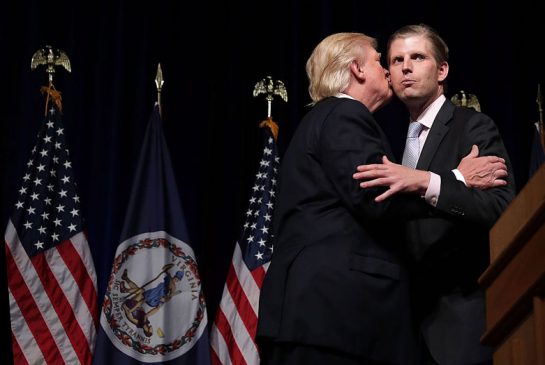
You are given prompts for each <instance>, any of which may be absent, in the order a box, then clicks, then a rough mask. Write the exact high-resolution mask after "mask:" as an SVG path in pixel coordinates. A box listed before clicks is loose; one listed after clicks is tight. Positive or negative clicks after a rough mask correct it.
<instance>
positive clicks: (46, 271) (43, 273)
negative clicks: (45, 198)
mask: <svg viewBox="0 0 545 365" xmlns="http://www.w3.org/2000/svg"><path fill="white" fill-rule="evenodd" d="M70 244H71V243H70V241H64V242H63V243H61V244H60V245H58V246H57V247H59V246H63V245H70ZM56 256H57V254H56V249H52V250H48V251H46V252H45V254H44V255H38V256H34V257H33V258H32V259H31V261H32V264H33V265H34V267H35V268H36V271H37V273H38V276H39V277H40V279H41V281H42V283H47V285H44V286H43V290H45V292H46V294H47V296H48V297H49V300H50V301H51V304H50V306H49V308H51V307H53V310H54V311H55V313H57V318H56V320H58V319H60V322H61V326H62V329H63V330H64V333H62V336H63V343H66V339H68V340H69V341H70V343H71V345H72V348H73V350H74V351H75V352H76V355H77V357H78V359H79V361H80V362H81V363H85V359H86V358H90V354H89V346H88V345H87V341H86V339H85V335H84V333H83V331H82V330H81V328H80V327H79V325H78V323H77V321H76V317H75V315H74V311H73V310H72V306H71V305H70V303H69V302H68V299H67V298H66V296H65V295H64V292H63V290H62V288H61V286H60V284H59V282H58V281H57V279H56V278H55V275H54V274H53V271H54V270H62V269H65V266H64V263H63V262H62V260H60V259H59V258H58V257H56ZM56 266H62V267H59V268H56ZM66 280H67V282H65V284H70V285H73V278H72V277H69V278H66ZM46 310H47V309H46ZM66 345H67V346H68V344H67V343H66ZM78 345H83V346H78Z"/></svg>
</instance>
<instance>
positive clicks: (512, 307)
mask: <svg viewBox="0 0 545 365" xmlns="http://www.w3.org/2000/svg"><path fill="white" fill-rule="evenodd" d="M479 283H480V284H481V286H482V287H483V288H484V289H485V291H486V332H485V333H484V335H483V336H482V337H481V342H482V343H483V344H486V345H489V346H492V347H493V348H494V365H508V364H509V365H534V364H535V365H545V165H543V166H541V168H540V169H539V170H538V171H537V172H536V173H535V174H534V175H533V176H532V178H531V179H530V180H529V181H528V183H527V184H526V186H524V188H523V189H522V190H521V191H520V192H519V194H518V195H517V196H516V197H515V199H514V200H513V202H512V203H511V204H510V205H509V206H508V207H507V209H506V210H505V212H504V213H503V214H502V216H501V217H500V218H499V219H498V221H497V222H496V224H495V225H494V227H492V229H491V230H490V266H489V267H488V269H487V270H486V271H485V272H484V273H483V275H481V277H480V279H479Z"/></svg>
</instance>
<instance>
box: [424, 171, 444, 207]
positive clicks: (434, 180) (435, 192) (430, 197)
mask: <svg viewBox="0 0 545 365" xmlns="http://www.w3.org/2000/svg"><path fill="white" fill-rule="evenodd" d="M439 194H441V176H439V175H437V174H435V173H433V172H431V171H430V183H429V185H428V189H426V194H425V195H424V200H426V203H428V204H430V205H431V206H433V207H435V206H437V201H438V200H439Z"/></svg>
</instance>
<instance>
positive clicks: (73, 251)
mask: <svg viewBox="0 0 545 365" xmlns="http://www.w3.org/2000/svg"><path fill="white" fill-rule="evenodd" d="M77 236H83V233H79V234H78V235H76V236H75V237H73V238H72V239H70V243H71V244H65V245H59V246H57V252H58V254H59V255H60V257H61V258H62V260H63V261H64V263H65V264H66V267H67V268H68V271H69V272H70V274H71V277H70V276H68V275H67V274H68V272H67V271H66V270H60V271H59V272H55V276H56V277H57V281H58V282H59V283H61V285H62V287H63V290H64V292H65V294H66V297H67V299H68V300H69V301H70V304H71V305H72V307H73V308H74V313H75V314H76V316H77V320H78V322H79V323H80V324H81V327H82V328H93V327H95V326H96V321H97V320H98V313H97V306H96V299H97V297H96V288H95V286H94V281H93V277H94V275H93V276H91V275H92V274H94V272H93V273H92V274H90V273H89V272H88V271H87V270H81V268H82V267H87V266H86V265H85V262H84V260H83V259H82V257H81V255H82V252H81V251H82V250H81V244H82V241H81V239H78V237H77ZM83 243H84V244H86V242H85V241H84V242H83ZM83 254H84V253H83ZM52 267H57V268H60V269H63V267H62V266H58V265H55V266H52ZM65 276H67V277H68V279H71V278H73V279H74V280H75V284H76V286H73V285H68V286H67V285H63V284H64V283H65V281H64V279H65ZM69 282H70V283H71V282H72V280H70V281H69ZM78 289H79V290H78ZM80 300H82V301H84V302H85V305H81V306H79V305H76V304H77V302H78V301H80ZM92 332H93V333H91V334H88V336H89V338H88V339H87V340H88V344H89V346H90V347H91V348H92V346H93V345H94V340H95V336H94V332H95V331H92Z"/></svg>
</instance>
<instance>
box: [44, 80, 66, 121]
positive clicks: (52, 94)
mask: <svg viewBox="0 0 545 365" xmlns="http://www.w3.org/2000/svg"><path fill="white" fill-rule="evenodd" d="M40 92H41V93H42V94H44V93H47V97H46V99H45V112H44V115H47V106H48V105H49V98H51V99H52V101H53V102H54V103H55V105H56V106H57V109H59V111H60V112H62V97H61V92H60V91H58V90H57V89H55V85H53V83H52V82H50V83H49V86H42V87H41V88H40Z"/></svg>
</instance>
